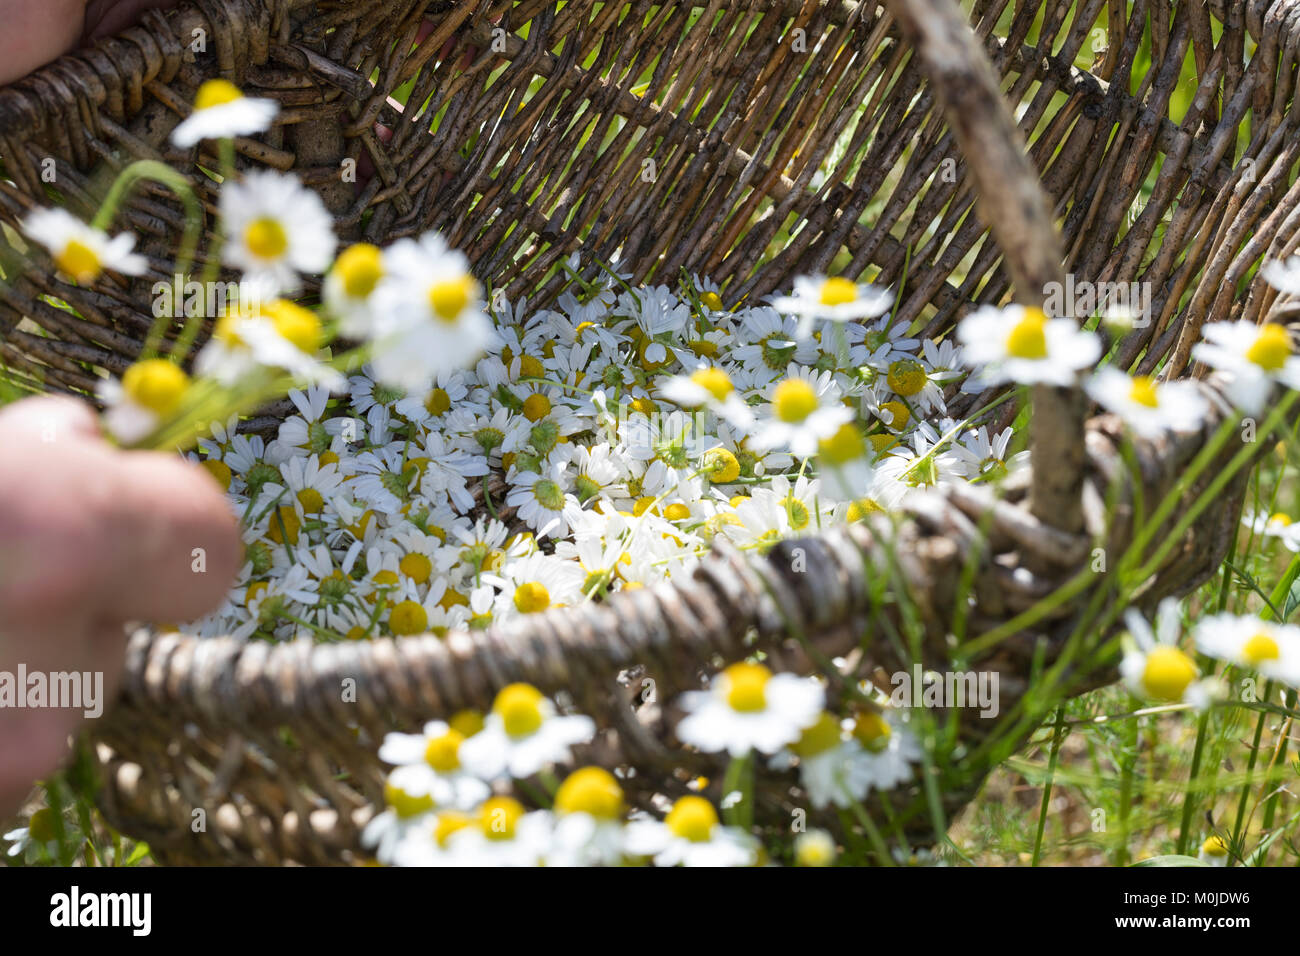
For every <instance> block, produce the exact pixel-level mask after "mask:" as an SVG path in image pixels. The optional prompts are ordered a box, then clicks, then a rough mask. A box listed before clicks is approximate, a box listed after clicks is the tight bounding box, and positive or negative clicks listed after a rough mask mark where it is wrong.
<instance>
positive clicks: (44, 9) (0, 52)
mask: <svg viewBox="0 0 1300 956" xmlns="http://www.w3.org/2000/svg"><path fill="white" fill-rule="evenodd" d="M175 5H176V0H90V2H89V3H87V2H86V0H0V23H3V24H4V29H3V30H0V85H3V84H5V83H12V82H13V81H14V80H17V79H19V78H21V77H24V76H26V75H27V74H28V73H30V72H31V71H32V70H34V69H36V68H37V67H40V66H44V65H45V64H46V63H49V62H50V61H51V60H54V59H57V58H58V57H60V56H62V55H63V54H64V53H67V52H68V51H69V50H72V49H75V48H76V47H77V46H78V45H80V44H81V43H83V42H90V41H92V40H97V39H99V38H100V37H104V36H111V35H112V34H114V33H118V32H120V31H121V30H124V29H126V28H127V27H129V26H130V25H131V24H133V23H135V22H136V21H137V20H139V19H140V15H141V14H142V13H143V12H144V11H146V10H150V9H156V8H158V9H161V8H166V7H173V6H175Z"/></svg>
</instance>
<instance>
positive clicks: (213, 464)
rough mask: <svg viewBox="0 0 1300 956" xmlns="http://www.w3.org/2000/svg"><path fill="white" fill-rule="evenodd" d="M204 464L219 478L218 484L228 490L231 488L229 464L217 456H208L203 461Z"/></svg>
mask: <svg viewBox="0 0 1300 956" xmlns="http://www.w3.org/2000/svg"><path fill="white" fill-rule="evenodd" d="M202 466H203V469H204V470H205V471H206V472H207V473H208V474H209V475H211V476H212V477H213V478H215V479H216V480H217V484H219V485H220V486H221V487H222V488H223V489H225V490H226V491H229V490H230V478H231V473H230V466H229V465H227V464H226V463H225V462H224V461H219V460H218V459H216V458H207V459H205V460H204V461H203V462H202Z"/></svg>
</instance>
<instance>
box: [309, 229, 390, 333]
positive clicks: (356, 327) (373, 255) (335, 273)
mask: <svg viewBox="0 0 1300 956" xmlns="http://www.w3.org/2000/svg"><path fill="white" fill-rule="evenodd" d="M383 277H384V254H383V252H382V251H381V250H380V248H379V247H378V246H374V245H371V244H370V243H368V242H357V243H354V244H352V245H350V246H348V247H347V248H346V249H344V250H343V251H342V252H341V253H339V257H338V258H337V259H335V260H334V265H333V266H332V267H331V268H330V271H329V275H327V276H326V277H325V282H324V283H323V285H322V287H321V294H322V298H323V299H324V301H325V307H326V308H328V309H329V310H330V312H332V313H333V314H334V315H335V316H337V317H338V320H339V334H340V335H345V336H348V337H349V338H354V339H357V338H365V337H368V336H370V335H372V334H373V333H374V330H375V312H374V308H373V306H372V304H371V295H372V293H373V292H374V291H375V288H376V287H377V286H378V285H379V280H380V279H382V278H383Z"/></svg>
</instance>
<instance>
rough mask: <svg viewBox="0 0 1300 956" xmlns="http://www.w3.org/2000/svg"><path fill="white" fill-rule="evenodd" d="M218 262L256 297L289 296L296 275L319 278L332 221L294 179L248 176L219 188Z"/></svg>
mask: <svg viewBox="0 0 1300 956" xmlns="http://www.w3.org/2000/svg"><path fill="white" fill-rule="evenodd" d="M221 221H222V223H223V226H224V229H225V232H226V243H225V245H224V246H223V247H222V259H223V261H224V262H225V263H226V264H227V265H230V266H234V267H235V268H237V269H240V270H242V271H243V273H244V279H243V282H244V284H247V285H249V286H251V287H252V288H253V289H254V290H256V292H257V294H258V295H260V296H272V295H276V294H278V293H282V292H295V291H297V289H298V287H299V284H300V283H299V279H298V275H299V273H311V274H316V273H321V272H324V271H325V270H326V269H327V268H329V264H330V261H331V260H332V259H333V258H334V248H335V246H336V245H337V240H336V239H335V238H334V220H333V218H332V217H331V216H330V214H329V211H328V210H327V209H326V208H325V204H324V203H323V202H321V198H320V196H318V195H317V194H316V193H315V192H314V191H312V190H310V189H308V188H306V187H305V186H303V185H302V183H300V182H299V181H298V180H297V179H296V178H295V177H293V176H288V175H285V174H283V173H278V172H275V171H274V170H260V171H255V172H250V173H248V174H246V175H245V176H244V178H243V179H242V180H235V181H233V182H230V183H227V184H226V185H224V186H222V188H221Z"/></svg>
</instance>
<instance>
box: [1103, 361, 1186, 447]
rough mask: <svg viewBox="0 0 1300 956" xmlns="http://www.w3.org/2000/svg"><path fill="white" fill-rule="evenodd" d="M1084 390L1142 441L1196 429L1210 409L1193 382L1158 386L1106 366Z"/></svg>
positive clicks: (1154, 382) (1155, 383) (1156, 383)
mask: <svg viewBox="0 0 1300 956" xmlns="http://www.w3.org/2000/svg"><path fill="white" fill-rule="evenodd" d="M1087 388H1088V394H1089V395H1091V396H1092V398H1093V400H1094V401H1096V402H1097V404H1099V405H1101V406H1102V408H1105V409H1106V410H1107V411H1111V412H1114V413H1115V414H1116V415H1118V416H1119V417H1120V418H1122V419H1123V420H1124V424H1126V425H1128V427H1129V428H1131V429H1133V431H1134V432H1135V433H1136V434H1138V435H1141V436H1143V437H1145V438H1156V437H1158V436H1159V435H1160V434H1161V433H1162V432H1166V431H1189V430H1191V429H1195V428H1197V427H1199V426H1200V424H1201V422H1202V421H1203V420H1204V418H1205V413H1206V412H1207V411H1208V410H1209V404H1208V403H1207V402H1206V401H1205V399H1204V398H1203V397H1202V395H1201V393H1200V391H1199V390H1198V389H1197V387H1196V385H1195V384H1193V383H1192V382H1164V383H1158V382H1156V381H1155V380H1154V379H1151V378H1149V377H1147V376H1145V375H1138V376H1136V377H1133V378H1130V377H1129V376H1128V375H1125V374H1124V373H1123V372H1121V371H1120V370H1119V369H1117V368H1114V367H1112V366H1109V365H1107V366H1105V367H1103V368H1100V369H1098V370H1097V372H1096V374H1095V375H1093V377H1092V379H1091V380H1090V381H1089V382H1088V386H1087Z"/></svg>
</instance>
